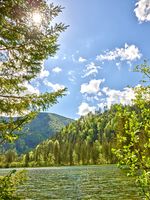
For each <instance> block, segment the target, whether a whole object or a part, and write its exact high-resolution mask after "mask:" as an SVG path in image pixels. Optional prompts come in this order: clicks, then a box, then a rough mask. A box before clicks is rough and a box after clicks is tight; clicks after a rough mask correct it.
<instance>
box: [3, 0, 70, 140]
mask: <svg viewBox="0 0 150 200" xmlns="http://www.w3.org/2000/svg"><path fill="white" fill-rule="evenodd" d="M61 11H62V7H61V6H54V5H53V4H50V5H48V4H47V1H45V0H15V1H14V0H1V1H0V85H1V87H0V116H7V117H9V120H8V119H5V118H1V119H0V143H3V142H4V141H13V140H15V139H16V138H17V134H14V131H16V130H20V128H21V127H22V125H24V124H25V123H27V122H28V121H29V120H31V119H32V118H33V117H34V116H35V114H36V112H38V111H40V110H46V109H47V108H48V107H49V106H51V105H53V104H54V103H56V102H57V97H61V96H62V95H64V92H65V89H63V90H59V91H57V92H53V93H42V94H36V93H32V94H30V93H29V92H28V90H27V89H28V88H27V85H28V84H29V83H30V82H31V80H33V79H34V78H36V77H37V76H38V74H39V73H40V72H41V70H42V66H43V61H44V60H45V59H47V58H48V56H53V55H54V54H55V53H56V51H57V49H58V44H57V40H58V37H59V34H60V33H61V32H62V31H64V30H65V29H66V26H65V25H64V24H62V23H60V24H54V25H52V23H53V19H54V18H55V17H56V16H57V15H58V14H59V13H60V12H61ZM14 116H19V117H17V118H15V119H14V118H13V117H14Z"/></svg>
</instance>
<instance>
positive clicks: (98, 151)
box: [0, 104, 150, 167]
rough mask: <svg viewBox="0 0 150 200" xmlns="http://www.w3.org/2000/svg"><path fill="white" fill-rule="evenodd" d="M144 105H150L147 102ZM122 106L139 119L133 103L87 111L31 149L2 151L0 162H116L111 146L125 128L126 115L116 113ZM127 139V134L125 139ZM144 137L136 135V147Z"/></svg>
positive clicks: (36, 164) (122, 110)
mask: <svg viewBox="0 0 150 200" xmlns="http://www.w3.org/2000/svg"><path fill="white" fill-rule="evenodd" d="M145 106H147V108H148V109H149V108H150V105H149V104H147V105H146V104H145ZM125 110H127V111H128V112H130V113H132V112H135V113H137V114H138V117H139V119H142V118H141V116H140V115H141V111H140V108H139V107H137V106H122V105H114V106H112V107H111V109H109V110H105V111H104V112H103V113H101V112H96V113H95V114H92V113H89V114H88V115H87V116H85V117H81V118H80V119H79V120H77V121H74V122H72V123H70V124H69V125H67V126H66V127H65V128H63V129H62V130H61V131H60V132H59V133H57V134H56V135H55V136H53V137H51V138H50V139H48V140H46V141H44V142H42V143H41V144H39V145H37V147H36V148H35V149H34V150H33V151H30V152H28V153H26V154H24V155H21V156H18V155H17V153H16V150H15V149H14V150H8V151H6V152H5V154H3V155H2V156H1V158H0V161H1V162H0V165H1V167H10V166H11V167H16V166H17V167H21V166H30V167H31V166H56V165H87V164H108V163H116V162H117V157H116V155H115V154H114V153H113V151H112V150H113V149H114V148H116V147H117V145H118V146H119V145H120V144H119V142H118V135H119V134H123V132H124V131H125V120H126V118H125V116H124V117H123V116H122V117H120V113H121V112H124V111H125ZM141 123H142V121H141ZM130 139H131V138H130V135H128V138H127V142H129V141H130ZM146 139H147V140H148V136H147V138H146V135H145V136H144V137H142V136H141V137H140V148H144V146H143V145H144V142H145V140H146ZM142 144H143V145H142ZM141 152H142V149H141ZM147 156H149V157H150V149H148V150H147Z"/></svg>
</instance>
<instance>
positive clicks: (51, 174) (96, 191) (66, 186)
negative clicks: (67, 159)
mask: <svg viewBox="0 0 150 200" xmlns="http://www.w3.org/2000/svg"><path fill="white" fill-rule="evenodd" d="M8 170H10V169H0V175H1V174H5V173H6V172H8ZM27 171H28V175H29V180H28V181H27V183H26V185H25V186H24V187H23V188H21V191H22V192H23V193H24V195H25V196H26V199H28V200H29V199H30V200H51V199H53V200H54V199H57V200H86V199H89V200H94V199H98V200H101V199H102V200H121V199H122V200H132V199H133V200H140V199H141V198H140V196H139V195H138V193H139V189H138V188H137V187H136V185H135V183H134V180H133V178H129V177H127V176H126V174H125V173H123V172H122V171H121V170H119V169H118V168H117V167H116V166H115V165H102V166H79V167H49V168H28V169H27Z"/></svg>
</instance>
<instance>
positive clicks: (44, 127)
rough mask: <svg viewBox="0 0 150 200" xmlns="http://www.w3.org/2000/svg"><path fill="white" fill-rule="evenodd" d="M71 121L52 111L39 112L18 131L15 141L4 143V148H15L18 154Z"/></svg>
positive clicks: (26, 150) (28, 149)
mask: <svg viewBox="0 0 150 200" xmlns="http://www.w3.org/2000/svg"><path fill="white" fill-rule="evenodd" d="M72 121H73V120H72V119H69V118H66V117H63V116H60V115H57V114H53V113H39V114H38V115H37V117H36V118H35V119H34V120H32V121H31V122H30V123H28V124H27V125H25V127H24V129H23V130H22V131H21V132H19V135H20V138H19V139H18V140H16V142H15V143H12V144H10V143H9V144H8V143H7V144H5V145H4V149H5V150H7V149H8V148H10V147H11V149H16V151H17V153H19V154H20V153H25V152H28V151H30V150H31V149H32V148H34V147H36V145H38V144H39V143H41V142H42V141H43V140H46V139H47V138H49V137H50V136H53V135H54V134H56V133H57V132H58V131H60V130H61V129H62V128H63V127H64V126H66V125H67V124H69V123H70V122H72Z"/></svg>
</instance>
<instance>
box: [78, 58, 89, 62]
mask: <svg viewBox="0 0 150 200" xmlns="http://www.w3.org/2000/svg"><path fill="white" fill-rule="evenodd" d="M78 61H79V62H81V63H83V62H86V61H87V60H86V59H85V58H83V57H81V56H80V57H79V60H78Z"/></svg>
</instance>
